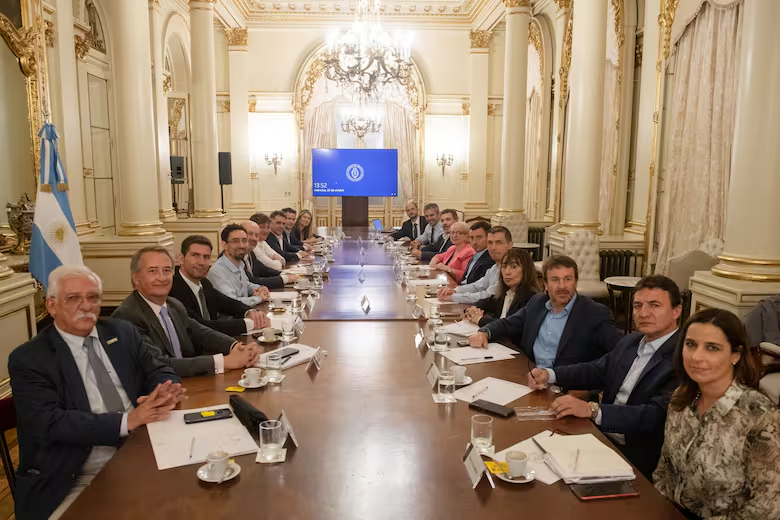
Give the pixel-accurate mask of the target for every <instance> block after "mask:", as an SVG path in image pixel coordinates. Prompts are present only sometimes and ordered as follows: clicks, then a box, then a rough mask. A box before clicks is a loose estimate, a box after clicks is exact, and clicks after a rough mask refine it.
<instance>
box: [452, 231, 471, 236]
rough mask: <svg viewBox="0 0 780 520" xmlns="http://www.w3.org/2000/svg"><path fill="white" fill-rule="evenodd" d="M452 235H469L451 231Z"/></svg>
mask: <svg viewBox="0 0 780 520" xmlns="http://www.w3.org/2000/svg"><path fill="white" fill-rule="evenodd" d="M450 235H468V233H464V232H463V231H450Z"/></svg>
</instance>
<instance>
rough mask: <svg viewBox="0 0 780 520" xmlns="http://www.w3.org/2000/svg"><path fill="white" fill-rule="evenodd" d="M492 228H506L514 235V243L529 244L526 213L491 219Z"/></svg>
mask: <svg viewBox="0 0 780 520" xmlns="http://www.w3.org/2000/svg"><path fill="white" fill-rule="evenodd" d="M490 224H491V225H492V226H504V227H505V228H507V229H508V230H509V232H510V233H512V241H513V242H517V243H520V242H528V215H526V214H525V213H512V214H511V215H509V216H508V217H502V218H501V219H499V218H498V217H495V216H494V217H493V218H492V219H490Z"/></svg>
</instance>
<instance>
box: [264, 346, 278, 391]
mask: <svg viewBox="0 0 780 520" xmlns="http://www.w3.org/2000/svg"><path fill="white" fill-rule="evenodd" d="M265 374H266V376H268V382H269V383H279V382H280V381H281V380H282V355H281V354H280V353H279V351H278V350H274V351H272V352H269V353H268V354H267V355H266V357H265Z"/></svg>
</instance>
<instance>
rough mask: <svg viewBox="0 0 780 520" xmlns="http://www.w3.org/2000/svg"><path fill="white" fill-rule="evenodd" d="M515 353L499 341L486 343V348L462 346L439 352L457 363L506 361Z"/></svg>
mask: <svg viewBox="0 0 780 520" xmlns="http://www.w3.org/2000/svg"><path fill="white" fill-rule="evenodd" d="M515 354H518V352H515V351H514V350H512V349H511V348H509V347H505V346H504V345H501V344H499V343H488V346H487V348H475V347H463V348H457V349H453V350H448V351H447V352H442V353H441V355H442V356H444V357H446V358H447V359H449V360H450V361H452V362H453V363H457V364H459V365H473V364H475V363H488V362H490V361H506V360H507V359H513V357H512V356H514V355H515Z"/></svg>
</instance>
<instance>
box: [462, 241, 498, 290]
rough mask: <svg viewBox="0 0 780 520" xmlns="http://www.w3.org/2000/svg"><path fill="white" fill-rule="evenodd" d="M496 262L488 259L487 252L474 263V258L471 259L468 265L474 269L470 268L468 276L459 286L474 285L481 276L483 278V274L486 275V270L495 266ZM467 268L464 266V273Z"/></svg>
mask: <svg viewBox="0 0 780 520" xmlns="http://www.w3.org/2000/svg"><path fill="white" fill-rule="evenodd" d="M495 263H496V261H495V260H493V259H492V258H491V257H490V253H488V252H487V250H486V251H485V252H484V253H482V255H481V256H480V257H479V258H477V260H476V262H475V261H474V258H472V259H471V260H470V261H469V264H474V267H472V268H471V272H470V273H469V275H468V276H467V277H466V278H464V279H463V281H462V282H461V285H467V284H470V283H474V282H476V281H477V280H479V279H480V278H482V277H483V276H485V273H487V271H488V269H490V268H491V267H493V266H494V265H495ZM468 269H469V266H468V265H467V266H466V271H468Z"/></svg>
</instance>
